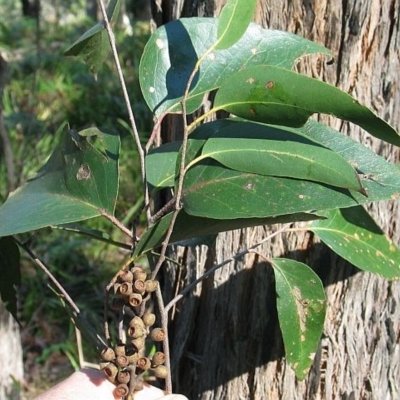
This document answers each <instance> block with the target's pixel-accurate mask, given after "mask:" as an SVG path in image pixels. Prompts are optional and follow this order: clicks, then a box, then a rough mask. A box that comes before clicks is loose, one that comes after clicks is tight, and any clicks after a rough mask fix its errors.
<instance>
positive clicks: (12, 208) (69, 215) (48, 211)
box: [0, 128, 120, 236]
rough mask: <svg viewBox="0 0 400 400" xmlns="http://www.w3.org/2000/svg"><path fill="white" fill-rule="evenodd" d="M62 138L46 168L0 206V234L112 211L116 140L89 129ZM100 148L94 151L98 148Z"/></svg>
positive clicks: (115, 193)
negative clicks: (77, 138)
mask: <svg viewBox="0 0 400 400" xmlns="http://www.w3.org/2000/svg"><path fill="white" fill-rule="evenodd" d="M80 133H81V135H79V138H80V139H79V140H76V139H73V138H72V137H71V136H70V135H69V134H65V133H64V134H63V135H62V137H61V138H60V139H59V143H58V145H57V147H56V149H55V150H54V152H53V154H52V155H51V156H50V158H49V160H48V161H47V162H46V164H45V165H44V166H43V167H42V168H41V169H40V170H39V172H38V173H37V174H36V176H34V177H33V178H31V179H29V180H28V181H27V182H26V183H25V184H24V185H23V186H21V187H20V188H18V189H17V190H16V191H14V192H12V193H11V194H10V195H9V197H8V199H7V200H6V202H5V203H4V204H3V205H2V206H1V207H0V220H1V224H0V236H8V235H11V234H16V233H21V232H28V231H32V230H36V229H40V228H43V227H46V226H52V225H60V224H66V223H70V222H76V221H81V220H85V219H88V218H93V217H96V216H98V215H101V214H102V210H106V211H107V212H108V213H109V214H113V213H114V208H115V201H116V198H117V194H118V155H119V144H120V142H119V137H118V136H116V135H111V134H108V133H105V132H102V131H100V130H98V129H96V128H89V129H88V130H85V131H83V132H80ZM99 149H100V150H99Z"/></svg>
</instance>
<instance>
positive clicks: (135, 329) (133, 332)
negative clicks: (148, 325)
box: [126, 326, 146, 339]
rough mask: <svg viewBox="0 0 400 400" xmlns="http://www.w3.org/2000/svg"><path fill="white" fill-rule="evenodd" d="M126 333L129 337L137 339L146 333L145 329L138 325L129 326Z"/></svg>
mask: <svg viewBox="0 0 400 400" xmlns="http://www.w3.org/2000/svg"><path fill="white" fill-rule="evenodd" d="M126 333H127V335H128V336H129V337H131V338H133V339H137V338H140V337H142V336H144V335H145V334H146V330H145V329H144V328H141V327H139V326H130V327H129V328H128V330H127V332H126Z"/></svg>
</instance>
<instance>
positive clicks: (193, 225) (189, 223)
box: [133, 210, 320, 257]
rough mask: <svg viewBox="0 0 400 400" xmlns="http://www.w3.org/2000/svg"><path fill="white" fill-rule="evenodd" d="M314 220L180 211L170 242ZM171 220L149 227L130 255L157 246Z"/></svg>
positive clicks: (298, 216) (304, 216)
mask: <svg viewBox="0 0 400 400" xmlns="http://www.w3.org/2000/svg"><path fill="white" fill-rule="evenodd" d="M314 218H320V217H318V216H316V215H313V214H306V213H299V214H292V215H282V216H279V217H277V218H243V219H233V220H219V219H211V218H199V217H193V216H191V215H188V214H187V213H185V212H184V211H183V210H181V211H180V212H179V214H178V217H177V219H176V223H175V227H174V230H173V233H172V236H171V241H170V243H171V244H173V243H176V242H179V241H182V240H187V239H192V238H197V237H200V236H208V235H213V234H216V233H219V232H225V231H230V230H233V229H240V228H246V227H250V226H259V225H273V224H280V223H286V222H292V221H310V220H312V219H314ZM171 219H172V213H169V214H167V215H165V216H164V217H162V218H161V219H160V220H158V221H157V222H156V223H155V224H154V225H153V226H151V227H150V228H149V229H148V230H147V231H146V232H145V233H144V234H143V235H142V237H141V238H140V240H139V243H138V244H137V246H136V248H135V251H134V253H133V255H134V256H136V257H139V256H140V255H142V254H144V253H146V252H148V251H150V250H153V249H156V248H157V247H159V246H161V244H162V241H163V240H164V237H165V234H166V233H167V230H168V227H169V225H170V223H171Z"/></svg>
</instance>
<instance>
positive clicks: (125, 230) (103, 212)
mask: <svg viewBox="0 0 400 400" xmlns="http://www.w3.org/2000/svg"><path fill="white" fill-rule="evenodd" d="M99 212H100V214H101V215H102V216H103V217H106V218H107V219H108V220H109V221H110V222H111V223H112V224H113V225H115V226H116V227H117V228H118V229H119V230H121V231H122V232H123V233H125V235H127V236H129V237H130V238H131V239H133V238H134V234H133V233H132V232H131V231H130V229H128V228H127V227H126V226H125V225H124V224H123V223H122V222H121V221H119V220H118V219H117V218H115V217H114V216H113V215H111V214H110V213H108V212H107V211H106V210H104V209H100V210H99Z"/></svg>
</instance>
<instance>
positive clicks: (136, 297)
mask: <svg viewBox="0 0 400 400" xmlns="http://www.w3.org/2000/svg"><path fill="white" fill-rule="evenodd" d="M142 301H143V298H142V295H141V294H139V293H132V294H130V295H129V304H130V305H131V306H132V307H138V306H140V305H141V304H142Z"/></svg>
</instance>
